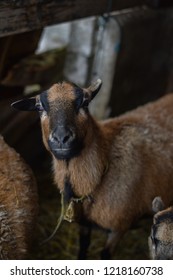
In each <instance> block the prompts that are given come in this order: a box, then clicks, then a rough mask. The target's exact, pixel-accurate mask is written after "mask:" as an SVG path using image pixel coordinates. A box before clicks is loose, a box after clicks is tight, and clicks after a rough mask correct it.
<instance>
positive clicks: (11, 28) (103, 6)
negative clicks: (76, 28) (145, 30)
mask: <svg viewBox="0 0 173 280" xmlns="http://www.w3.org/2000/svg"><path fill="white" fill-rule="evenodd" d="M111 3H112V4H111ZM143 3H144V0H112V1H111V0H94V1H93V0H82V1H81V0H52V1H51V0H26V1H23V0H1V1H0V37H3V36H7V35H11V34H16V33H22V32H27V31H31V30H35V29H41V28H43V27H44V26H47V25H52V24H56V23H61V22H65V21H71V20H75V19H80V18H84V17H89V16H94V15H99V14H103V13H106V12H108V9H109V6H111V11H115V10H121V9H125V8H130V7H134V6H140V5H142V4H143ZM110 4H111V5H110Z"/></svg>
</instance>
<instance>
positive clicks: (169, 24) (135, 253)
mask: <svg viewBox="0 0 173 280" xmlns="http://www.w3.org/2000/svg"><path fill="white" fill-rule="evenodd" d="M7 18H8V20H7ZM172 34H173V6H172V5H171V1H166V0H165V1H164V0H163V1H162V0H157V1H154V0H151V1H150V0H143V1H142V0H140V1H139V0H138V1H137V0H130V1H129V0H117V1H114V0H113V1H110V0H101V1H99V0H96V1H90V0H84V1H80V0H63V1H49V0H43V1H37V0H32V1H21V0H16V1H10V0H9V1H1V2H0V51H1V57H0V112H1V113H0V132H1V135H3V137H4V139H5V141H6V142H7V143H8V144H9V145H10V146H11V147H13V148H15V150H16V151H17V152H18V153H19V154H21V156H22V157H23V158H24V159H25V161H26V162H27V163H28V164H29V165H30V167H31V168H32V170H33V172H34V174H35V176H36V180H37V184H38V194H39V207H40V210H39V215H38V221H37V226H36V229H35V232H34V241H33V246H32V248H31V252H30V255H29V258H30V259H76V258H77V252H78V249H79V227H78V225H77V224H76V223H70V224H69V222H68V221H63V222H62V223H61V226H60V228H59V229H58V231H57V232H56V234H55V236H54V237H53V238H52V239H51V240H49V241H48V242H45V243H44V244H42V243H43V242H44V240H46V239H47V238H48V237H49V236H50V235H51V234H52V232H53V231H54V228H55V226H56V224H57V220H58V218H59V216H60V212H61V205H60V194H59V191H58V190H57V189H56V187H55V185H54V183H53V178H52V173H51V158H50V156H49V154H48V153H47V152H46V150H45V148H44V146H43V143H42V137H41V128H40V120H39V116H38V115H37V113H35V112H33V113H32V114H31V113H28V112H16V111H15V110H13V109H12V108H11V107H10V104H11V103H12V102H14V101H15V100H18V99H21V98H23V97H30V96H35V95H37V94H39V93H40V92H43V91H44V90H46V89H48V88H50V86H51V85H52V84H53V83H56V82H59V81H62V80H69V81H72V82H74V83H75V84H78V85H79V86H81V87H88V86H89V84H90V82H91V81H92V80H93V79H95V78H98V77H100V78H101V79H102V81H103V87H102V89H101V93H100V94H99V95H98V97H97V98H96V99H94V101H93V103H92V104H91V108H90V111H91V112H92V115H93V116H94V117H95V118H97V119H105V118H107V117H109V116H111V117H113V116H118V115H120V114H122V113H124V112H127V111H129V110H131V109H134V108H136V107H138V106H140V105H143V104H145V103H147V102H149V101H153V100H156V99H158V98H159V97H161V96H162V95H165V94H166V93H168V92H172V91H173V82H172V81H173V40H172V38H173V36H172ZM151 224H152V218H151V217H144V218H143V219H141V220H140V221H138V222H137V223H135V224H134V226H133V227H132V229H130V230H129V231H128V232H127V233H126V234H125V236H124V237H123V238H122V239H121V241H120V242H119V244H118V246H117V248H116V251H115V253H114V255H113V258H114V259H148V258H149V250H148V236H149V234H150V229H151ZM105 239H106V233H105V232H104V231H102V230H101V229H98V228H95V227H94V228H93V231H92V240H91V245H90V247H89V252H88V255H87V258H88V259H99V257H100V256H99V254H100V251H101V248H102V247H103V244H104V242H105Z"/></svg>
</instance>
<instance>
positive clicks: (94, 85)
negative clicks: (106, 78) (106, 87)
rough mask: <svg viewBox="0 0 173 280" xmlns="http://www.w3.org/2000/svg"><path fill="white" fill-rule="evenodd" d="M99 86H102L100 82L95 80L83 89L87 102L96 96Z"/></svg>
mask: <svg viewBox="0 0 173 280" xmlns="http://www.w3.org/2000/svg"><path fill="white" fill-rule="evenodd" d="M101 86H102V81H101V80H100V79H97V80H96V81H95V82H94V83H92V84H91V85H90V86H89V87H88V88H87V89H85V91H86V95H87V97H88V101H89V102H90V101H91V100H92V99H93V98H94V97H95V96H96V94H97V93H98V92H99V90H100V88H101ZM85 98H86V97H85Z"/></svg>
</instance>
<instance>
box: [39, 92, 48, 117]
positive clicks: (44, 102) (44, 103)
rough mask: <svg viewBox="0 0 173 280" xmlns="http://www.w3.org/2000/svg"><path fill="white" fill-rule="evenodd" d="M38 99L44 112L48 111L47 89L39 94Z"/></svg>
mask: <svg viewBox="0 0 173 280" xmlns="http://www.w3.org/2000/svg"><path fill="white" fill-rule="evenodd" d="M40 101H41V104H42V106H43V109H44V110H45V111H46V112H49V102H48V99H47V91H44V92H42V93H41V94H40Z"/></svg>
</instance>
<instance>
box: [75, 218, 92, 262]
mask: <svg viewBox="0 0 173 280" xmlns="http://www.w3.org/2000/svg"><path fill="white" fill-rule="evenodd" d="M91 228H92V226H91V225H90V224H88V223H87V224H82V225H80V237H79V238H80V239H79V253H78V259H79V260H85V259H86V257H87V251H88V247H89V245H90V240H91Z"/></svg>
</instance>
